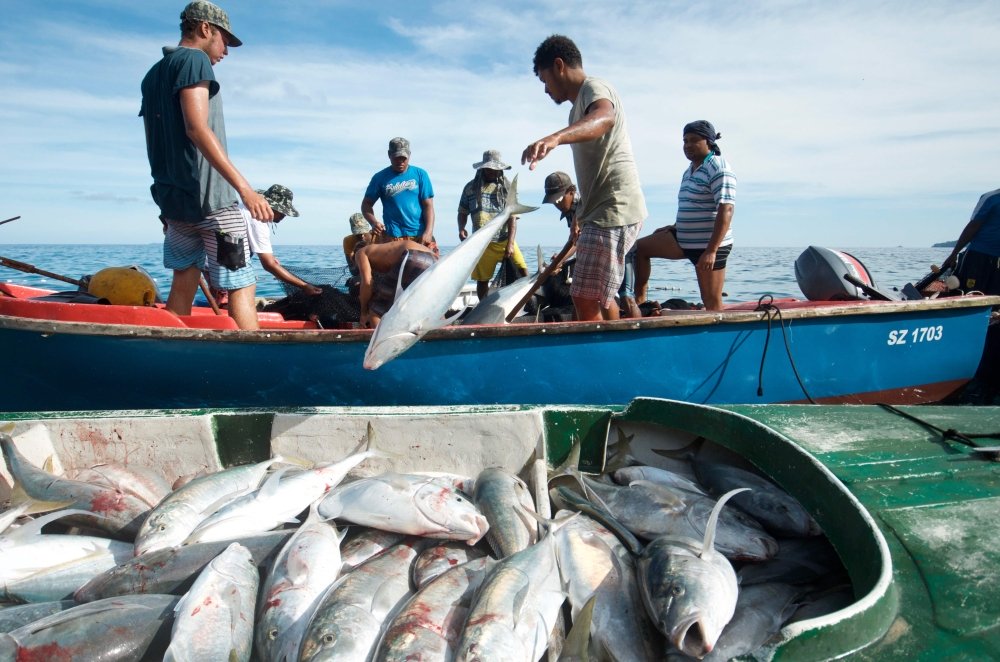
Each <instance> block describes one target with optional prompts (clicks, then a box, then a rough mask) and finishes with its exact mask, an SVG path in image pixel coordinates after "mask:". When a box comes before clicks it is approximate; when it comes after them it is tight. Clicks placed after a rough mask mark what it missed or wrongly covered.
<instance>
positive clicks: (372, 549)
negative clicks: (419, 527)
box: [340, 526, 406, 572]
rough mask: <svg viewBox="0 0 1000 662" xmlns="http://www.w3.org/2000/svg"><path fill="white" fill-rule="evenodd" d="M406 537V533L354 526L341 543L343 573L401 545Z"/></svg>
mask: <svg viewBox="0 0 1000 662" xmlns="http://www.w3.org/2000/svg"><path fill="white" fill-rule="evenodd" d="M405 537H406V534H405V533H397V532H396V531H382V530H380V529H371V528H368V527H363V526H352V527H351V528H350V529H348V531H347V537H345V538H344V540H342V541H341V543H340V561H341V563H342V564H343V570H342V571H341V572H347V571H348V570H353V569H354V568H356V567H358V566H359V565H361V564H362V563H364V562H365V561H367V560H368V559H370V558H372V557H373V556H378V555H379V554H381V553H382V552H384V551H385V550H387V549H389V548H390V547H392V546H393V545H397V544H399V543H400V542H402V541H403V538H405Z"/></svg>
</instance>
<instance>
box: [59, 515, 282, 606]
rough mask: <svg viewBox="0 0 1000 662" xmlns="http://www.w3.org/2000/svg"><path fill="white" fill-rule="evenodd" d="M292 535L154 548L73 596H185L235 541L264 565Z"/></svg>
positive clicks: (78, 598)
mask: <svg viewBox="0 0 1000 662" xmlns="http://www.w3.org/2000/svg"><path fill="white" fill-rule="evenodd" d="M291 535H292V531H272V532H269V533H261V534H257V535H253V536H246V537H244V538H240V539H239V540H221V541H217V542H202V543H196V544H194V545H183V546H177V547H167V548H165V549H154V550H153V551H151V552H146V553H145V554H140V555H139V556H136V557H133V558H131V559H129V560H128V561H126V562H124V563H122V564H120V565H118V566H115V567H114V568H111V569H110V570H108V571H107V572H104V573H102V574H100V575H98V576H96V577H94V578H93V579H91V580H90V581H89V582H87V583H86V584H84V585H83V586H81V587H80V588H78V589H77V590H76V593H74V594H73V599H74V600H76V601H77V602H93V601H94V600H101V599H104V598H111V597H114V596H117V595H130V594H139V593H162V594H168V593H169V594H172V595H183V594H184V593H187V591H188V590H189V589H190V588H191V585H192V584H193V583H194V580H195V579H197V578H198V575H199V574H200V573H201V571H202V570H204V569H205V567H206V566H207V565H208V564H209V563H210V562H211V561H212V559H214V558H215V557H217V556H218V555H219V554H221V553H222V552H223V551H225V549H226V548H227V547H229V546H230V545H231V544H233V543H234V542H238V543H240V544H241V545H243V546H244V547H246V548H247V550H249V551H250V556H251V557H252V558H253V562H254V563H255V564H256V565H258V566H261V565H264V564H266V563H267V562H268V561H269V560H270V559H271V558H273V557H274V555H275V554H277V552H278V551H279V550H280V549H281V547H282V546H283V545H284V544H285V543H286V542H287V541H288V539H289V538H290V537H291Z"/></svg>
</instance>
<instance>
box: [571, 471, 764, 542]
mask: <svg viewBox="0 0 1000 662" xmlns="http://www.w3.org/2000/svg"><path fill="white" fill-rule="evenodd" d="M584 482H585V483H586V486H587V489H588V490H589V491H591V492H593V493H595V494H596V495H597V496H598V497H599V499H600V501H601V502H603V504H604V505H606V506H607V508H608V510H609V511H610V512H611V514H612V515H614V516H615V518H616V519H618V520H619V521H620V522H622V523H623V524H624V525H625V526H627V527H628V528H629V529H630V530H631V531H632V532H633V533H635V534H636V535H638V536H641V537H643V538H647V539H653V538H657V537H660V536H664V535H669V536H686V537H689V538H695V539H699V538H701V537H703V536H704V535H705V533H706V530H707V523H708V519H709V516H710V514H711V513H712V510H713V508H714V507H715V501H714V500H713V499H712V498H711V497H703V496H699V495H697V494H693V493H691V492H688V491H686V490H671V489H669V488H666V487H663V486H661V485H654V484H652V483H646V482H642V481H640V482H635V483H632V484H631V485H628V486H621V485H609V484H607V483H602V482H600V481H596V480H593V479H591V478H587V477H584ZM714 537H715V539H716V546H717V547H718V549H719V551H720V552H721V553H722V554H724V555H726V556H727V557H728V558H730V559H733V560H741V561H765V560H767V559H769V558H772V557H773V556H774V555H775V554H776V553H777V551H778V543H777V541H776V540H775V539H774V538H772V537H771V536H770V535H768V534H767V533H766V532H765V531H764V529H763V528H761V526H760V525H759V524H757V523H756V522H755V521H753V519H751V518H750V517H747V516H746V515H744V514H743V513H741V512H740V511H737V510H735V509H727V510H725V511H723V512H722V513H721V514H720V515H719V525H718V531H717V532H716V533H715V535H714Z"/></svg>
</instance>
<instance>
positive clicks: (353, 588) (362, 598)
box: [299, 538, 428, 662]
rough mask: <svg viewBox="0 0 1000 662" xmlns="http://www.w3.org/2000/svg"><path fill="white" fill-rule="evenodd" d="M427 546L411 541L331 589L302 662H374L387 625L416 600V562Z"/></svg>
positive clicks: (321, 605) (309, 628) (312, 621)
mask: <svg viewBox="0 0 1000 662" xmlns="http://www.w3.org/2000/svg"><path fill="white" fill-rule="evenodd" d="M427 544H428V541H426V540H421V539H419V538H408V539H407V540H406V541H404V542H402V543H400V544H398V545H395V546H394V547H391V548H389V549H387V550H386V551H385V552H383V553H381V554H379V555H378V556H376V557H374V558H372V559H369V560H368V561H365V562H364V563H363V564H361V565H360V566H358V567H357V568H355V569H354V570H352V571H351V572H349V573H348V574H346V575H344V576H343V577H342V578H341V579H340V580H339V581H337V583H335V584H334V585H333V586H331V587H330V588H329V589H327V592H326V594H324V595H323V596H322V598H321V599H320V601H319V605H318V606H317V608H316V610H315V611H314V612H313V614H312V617H311V618H310V620H309V625H308V626H307V627H306V632H305V636H304V637H303V638H302V644H301V647H300V652H299V659H300V660H302V661H303V662H309V661H318V660H344V661H345V662H353V661H355V660H357V661H358V662H365V660H368V659H370V658H371V655H372V653H373V652H374V650H375V646H376V645H377V644H378V638H379V636H380V635H381V633H382V625H383V624H384V623H385V622H386V621H387V620H389V619H391V618H392V616H393V615H394V614H395V613H396V611H397V610H398V609H399V608H400V607H401V606H402V605H403V602H404V601H405V600H407V599H408V598H409V597H410V596H411V595H412V594H413V591H412V589H411V584H410V572H411V569H412V565H413V560H414V559H415V558H416V557H417V554H419V553H420V551H421V550H422V549H423V548H424V547H425V546H427Z"/></svg>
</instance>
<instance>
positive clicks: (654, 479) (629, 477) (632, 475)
mask: <svg viewBox="0 0 1000 662" xmlns="http://www.w3.org/2000/svg"><path fill="white" fill-rule="evenodd" d="M612 475H613V477H614V479H615V482H616V483H618V484H619V485H631V484H632V483H635V482H637V481H646V482H649V483H653V484H654V485H662V486H664V487H667V488H671V489H680V490H687V491H688V492H694V493H695V494H700V495H702V496H708V492H706V491H705V489H704V488H703V487H702V486H701V485H699V484H698V483H696V482H694V481H693V480H691V479H689V478H687V477H686V476H684V475H682V474H679V473H676V472H674V471H669V470H667V469H661V468H659V467H651V466H648V465H637V466H630V467H622V468H621V469H618V470H616V471H615V472H614V474H612Z"/></svg>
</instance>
